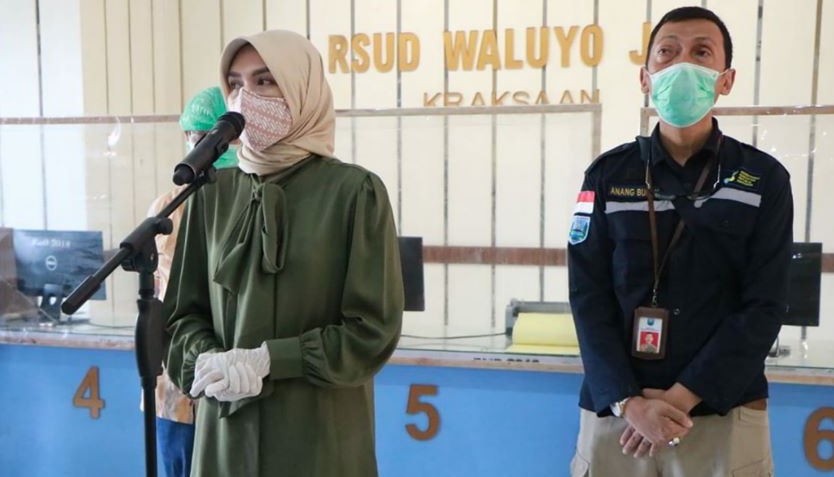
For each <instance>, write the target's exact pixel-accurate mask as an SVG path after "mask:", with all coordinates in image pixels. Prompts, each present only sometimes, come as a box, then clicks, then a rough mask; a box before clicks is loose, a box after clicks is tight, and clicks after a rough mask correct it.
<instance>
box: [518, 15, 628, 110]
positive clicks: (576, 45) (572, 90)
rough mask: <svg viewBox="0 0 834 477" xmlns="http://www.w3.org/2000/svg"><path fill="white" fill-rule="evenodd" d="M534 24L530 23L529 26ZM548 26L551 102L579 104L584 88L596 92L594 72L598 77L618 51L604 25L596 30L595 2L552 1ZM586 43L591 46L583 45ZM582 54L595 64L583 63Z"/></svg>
mask: <svg viewBox="0 0 834 477" xmlns="http://www.w3.org/2000/svg"><path fill="white" fill-rule="evenodd" d="M533 10H535V8H534V9H533ZM535 24H536V23H535V22H533V23H529V22H528V25H535ZM546 25H548V26H549V27H550V29H551V31H550V34H549V35H548V36H549V38H550V54H549V55H548V63H547V68H546V84H545V90H546V91H547V94H548V99H549V102H550V103H551V104H560V103H565V104H572V103H579V102H581V100H582V96H581V92H582V91H583V90H585V91H587V92H588V93H589V94H590V95H593V90H594V88H595V87H596V85H597V84H598V83H599V81H598V80H597V81H596V82H595V81H594V72H595V71H596V73H597V75H596V76H597V78H599V68H601V67H602V66H603V65H605V64H606V63H607V62H609V61H611V56H612V52H613V51H614V50H615V48H612V45H611V44H610V42H611V40H610V39H609V38H608V37H609V35H610V33H611V32H609V31H606V29H605V28H599V29H597V28H596V26H595V25H594V3H593V2H582V4H581V5H577V4H576V2H572V1H569V0H549V1H548V2H547V19H546ZM594 32H596V33H594ZM600 35H601V36H600ZM583 37H584V38H585V41H583ZM592 39H593V40H592ZM596 41H599V42H600V43H601V45H600V47H599V48H597V47H596V46H595V42H596ZM583 45H585V46H587V47H588V48H583ZM583 54H584V56H585V57H586V59H588V60H590V61H589V62H590V63H593V64H595V65H596V66H590V65H588V64H586V63H585V62H583Z"/></svg>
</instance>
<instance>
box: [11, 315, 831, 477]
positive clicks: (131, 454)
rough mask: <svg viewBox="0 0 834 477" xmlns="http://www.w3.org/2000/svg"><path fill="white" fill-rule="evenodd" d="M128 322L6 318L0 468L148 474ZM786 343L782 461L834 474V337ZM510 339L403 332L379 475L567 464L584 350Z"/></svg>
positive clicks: (531, 471)
mask: <svg viewBox="0 0 834 477" xmlns="http://www.w3.org/2000/svg"><path fill="white" fill-rule="evenodd" d="M133 331H134V330H133V329H132V328H112V327H100V326H95V325H89V324H78V325H72V326H55V327H39V326H26V325H25V323H23V324H20V323H19V324H6V325H4V326H0V383H2V385H0V405H2V407H3V409H4V411H5V412H4V417H3V418H2V419H0V469H2V472H0V473H2V475H3V476H6V477H15V476H27V477H39V476H44V477H46V476H49V477H53V476H58V475H60V476H75V475H85V476H86V475H91V476H111V475H118V476H124V477H132V476H136V477H139V476H143V475H145V469H144V451H145V450H144V436H143V432H144V431H143V424H142V414H141V411H140V410H139V401H140V385H139V378H138V374H137V371H136V360H135V355H134V350H133V341H134V340H133ZM788 344H789V345H791V351H792V352H791V354H789V355H787V356H781V357H778V358H772V359H770V360H769V361H768V364H767V374H768V376H769V378H770V380H771V399H770V417H771V432H772V439H773V447H774V456H775V460H776V470H777V474H776V475H779V476H816V475H834V343H830V342H813V341H811V342H808V343H807V345H808V346H807V350H806V349H804V348H803V346H802V344H801V343H788ZM506 346H507V338H505V337H504V336H503V335H496V336H487V337H480V338H471V339H455V340H442V339H432V340H429V339H416V338H408V337H403V338H402V340H401V342H400V346H399V348H398V350H397V351H396V352H395V354H394V356H393V357H392V358H391V360H390V362H389V364H388V365H387V366H386V367H385V368H384V369H383V370H382V371H381V372H380V373H379V374H378V375H377V377H376V408H377V422H376V433H377V448H378V458H379V466H380V474H381V475H382V476H383V477H409V476H420V477H423V476H426V475H432V476H438V477H440V476H454V477H463V476H496V477H498V476H501V477H508V476H524V477H537V476H542V477H544V476H548V477H552V476H562V475H567V472H568V463H569V461H570V458H571V456H572V453H573V449H574V444H575V440H576V434H577V432H578V408H577V396H578V389H579V385H580V382H581V373H582V365H581V362H580V360H579V358H578V357H576V356H551V355H527V354H513V353H507V352H505V349H506ZM159 475H160V476H161V475H163V474H162V473H161V472H160V473H159Z"/></svg>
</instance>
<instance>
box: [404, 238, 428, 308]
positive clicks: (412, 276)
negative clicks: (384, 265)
mask: <svg viewBox="0 0 834 477" xmlns="http://www.w3.org/2000/svg"><path fill="white" fill-rule="evenodd" d="M399 243H400V264H401V265H402V271H403V292H404V293H405V311H425V310H426V296H425V285H424V283H423V238H422V237H399Z"/></svg>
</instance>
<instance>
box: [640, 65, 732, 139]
mask: <svg viewBox="0 0 834 477" xmlns="http://www.w3.org/2000/svg"><path fill="white" fill-rule="evenodd" d="M718 76H719V73H718V72H717V71H715V70H712V69H709V68H705V67H703V66H699V65H694V64H692V63H676V64H674V65H672V66H670V67H668V68H666V69H663V70H660V71H658V72H657V73H655V74H653V75H651V76H650V78H651V81H652V102H653V103H654V107H655V109H656V110H657V115H658V116H660V119H662V120H663V121H664V122H665V123H667V124H669V125H670V126H673V127H676V128H685V127H689V126H692V125H693V124H695V123H697V122H698V121H700V120H701V119H703V118H704V116H706V115H707V113H709V110H710V109H711V108H712V105H713V104H715V82H716V80H717V79H718Z"/></svg>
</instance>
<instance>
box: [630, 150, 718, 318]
mask: <svg viewBox="0 0 834 477" xmlns="http://www.w3.org/2000/svg"><path fill="white" fill-rule="evenodd" d="M719 144H720V142H719ZM717 157H718V152H716V154H715V157H713V158H712V159H710V160H709V161H707V163H706V164H704V168H703V169H701V176H700V177H698V182H697V183H696V184H695V190H694V191H693V193H694V194H697V193H699V192H701V188H702V187H704V182H705V181H706V180H707V174H708V173H709V170H710V169H711V168H712V167H711V166H712V164H713V163H714V162H716V161H717ZM650 163H651V161H650V160H648V161H646V199H647V200H648V202H649V227H650V228H651V237H652V265H653V269H654V284H653V285H652V307H654V308H657V289H658V287H659V286H660V273H661V272H662V271H663V267H664V266H665V265H666V260H667V259H668V258H669V252H670V251H671V250H672V247H673V246H674V245H675V244H676V243H677V241H678V239H680V237H681V233H682V232H683V225H684V224H683V219H679V220H678V225H677V227H675V233H674V234H673V235H672V240H670V241H669V246H668V247H666V252H665V253H664V254H663V260H662V261H661V262H660V263H659V264H658V262H657V256H658V252H657V242H658V240H657V219H656V217H655V213H654V183H653V182H652V173H651V169H649V164H650Z"/></svg>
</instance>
